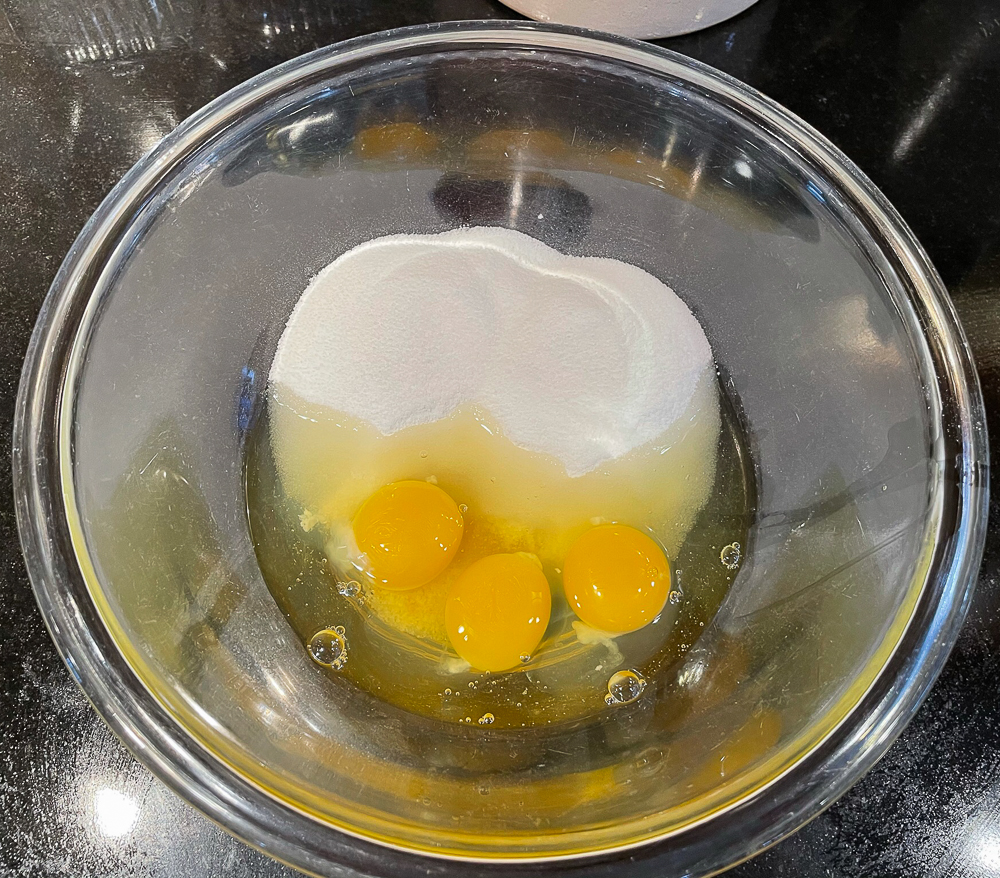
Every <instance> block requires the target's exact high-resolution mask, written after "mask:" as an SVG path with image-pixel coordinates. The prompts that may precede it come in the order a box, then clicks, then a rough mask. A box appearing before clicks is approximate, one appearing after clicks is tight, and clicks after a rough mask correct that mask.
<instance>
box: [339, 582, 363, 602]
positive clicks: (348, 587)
mask: <svg viewBox="0 0 1000 878" xmlns="http://www.w3.org/2000/svg"><path fill="white" fill-rule="evenodd" d="M337 591H338V592H339V593H340V594H342V595H343V596H344V597H345V598H353V597H357V595H358V592H360V591H361V583H360V582H358V581H357V580H356V579H349V580H348V581H347V582H338V583H337Z"/></svg>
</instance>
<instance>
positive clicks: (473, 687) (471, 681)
mask: <svg viewBox="0 0 1000 878" xmlns="http://www.w3.org/2000/svg"><path fill="white" fill-rule="evenodd" d="M469 688H470V689H475V688H476V681H475V680H469Z"/></svg>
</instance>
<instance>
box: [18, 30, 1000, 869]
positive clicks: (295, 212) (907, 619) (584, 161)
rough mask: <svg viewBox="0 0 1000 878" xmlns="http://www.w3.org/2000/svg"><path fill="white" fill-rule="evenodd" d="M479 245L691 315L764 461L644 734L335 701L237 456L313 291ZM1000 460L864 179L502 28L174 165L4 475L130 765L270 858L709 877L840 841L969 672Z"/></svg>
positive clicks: (453, 43) (190, 143) (53, 374)
mask: <svg viewBox="0 0 1000 878" xmlns="http://www.w3.org/2000/svg"><path fill="white" fill-rule="evenodd" d="M461 225H504V226H510V227H512V228H517V229H520V230H521V231H523V232H526V233H527V234H530V235H533V236H535V237H537V238H540V239H541V240H543V241H545V242H547V243H549V244H551V245H552V246H554V247H556V248H558V249H560V250H563V251H564V252H569V253H577V254H585V255H601V256H613V257H617V258H621V259H624V260H626V261H628V262H631V263H634V264H636V265H639V266H641V267H643V268H645V269H646V270H648V271H650V272H652V273H653V274H655V275H657V276H658V277H660V278H662V279H663V280H665V281H666V282H667V283H669V284H670V285H671V286H672V287H673V288H674V289H675V290H676V291H677V293H678V294H679V295H680V296H681V297H682V298H684V299H685V301H686V302H687V303H688V304H689V305H690V307H691V308H692V310H693V311H694V312H695V314H696V315H697V316H698V318H699V319H700V320H701V322H702V324H703V326H704V327H705V330H706V333H707V335H708V337H709V340H710V341H711V344H712V346H713V349H714V352H715V357H716V361H717V364H718V366H719V375H720V384H721V386H722V389H723V391H724V394H725V396H726V398H727V400H728V401H729V402H730V403H731V406H730V407H731V409H732V419H731V422H732V423H733V424H735V425H736V427H735V428H734V429H738V430H739V431H741V433H742V435H743V438H744V440H745V442H744V445H745V447H746V448H747V449H749V456H748V458H747V459H746V460H744V461H743V466H744V470H743V472H744V475H745V476H746V478H747V480H748V486H749V488H750V489H751V493H752V496H753V520H752V523H751V525H750V528H749V534H748V536H747V538H746V540H747V542H746V544H745V545H744V546H743V547H742V550H743V551H742V556H743V557H742V563H741V564H740V566H739V569H738V571H737V572H736V574H735V576H734V577H733V578H732V583H731V585H730V587H729V590H728V593H727V595H726V598H725V600H724V601H723V603H722V605H721V607H720V608H719V610H718V612H717V613H716V614H715V615H714V618H713V619H712V621H711V622H710V623H709V624H708V625H707V626H706V627H705V628H704V630H703V632H696V634H700V636H697V637H692V638H691V643H689V644H686V652H685V653H684V656H683V658H682V659H681V660H679V661H678V662H677V663H676V664H675V665H673V666H671V667H669V668H665V669H663V671H662V673H661V674H660V675H659V676H658V677H657V679H656V680H655V685H652V686H650V687H648V688H647V691H646V692H645V693H644V695H643V696H642V697H641V698H640V699H639V700H638V701H636V702H635V703H634V704H630V705H628V706H627V707H626V708H623V709H618V710H615V711H611V712H608V711H605V712H598V713H597V714H595V715H594V716H593V717H590V718H585V719H584V720H579V721H576V722H570V723H556V724H554V725H552V726H551V727H545V728H531V729H525V730H510V729H496V730H494V729H490V728H479V727H477V726H476V725H475V724H473V725H472V726H466V725H462V724H455V723H445V722H438V721H429V720H426V719H420V718H418V717H414V716H410V715H408V714H406V713H405V712H404V711H401V710H399V709H398V708H395V707H393V706H392V705H391V704H387V703H383V702H380V701H379V700H378V699H375V698H372V697H369V696H366V695H364V694H363V693H360V692H357V691H355V690H353V689H351V687H344V686H333V685H332V684H331V682H330V679H329V678H328V677H327V676H325V675H324V674H323V673H322V672H321V671H320V669H319V668H317V667H316V666H315V665H314V664H313V663H311V662H310V661H309V660H308V657H307V654H306V652H305V649H304V646H303V643H302V642H301V641H300V640H299V638H298V637H296V636H295V635H294V633H293V631H292V629H291V627H290V626H289V625H288V623H287V621H286V618H285V617H284V616H283V615H282V613H281V612H280V611H279V609H278V607H277V605H276V603H275V602H274V600H272V598H271V595H270V593H269V592H268V590H267V588H266V587H265V584H264V582H263V580H262V577H261V572H260V569H259V566H258V563H257V560H256V556H255V551H254V546H253V544H252V542H251V539H250V535H249V532H248V517H247V505H246V503H247V501H246V486H245V465H244V464H245V451H246V445H247V437H248V436H249V435H252V431H253V426H254V424H255V422H256V420H257V418H258V416H259V413H260V407H261V404H262V403H261V401H262V399H263V396H262V393H263V391H264V388H265V386H266V377H267V373H268V367H269V363H270V358H271V356H272V355H273V352H274V349H275V345H276V341H277V337H278V335H279V334H280V331H281V329H282V327H283V325H284V321H285V320H286V319H287V317H288V315H289V313H290V311H291V309H292V307H293V305H294V304H295V302H296V300H297V297H298V296H299V294H300V293H301V292H302V290H303V289H304V288H305V286H306V285H307V283H308V281H309V279H310V278H311V277H312V276H313V275H315V274H316V272H317V271H318V270H319V269H320V268H322V267H323V266H325V265H326V264H327V263H329V262H330V261H331V260H332V259H333V258H335V257H336V256H337V255H338V254H340V253H342V252H344V251H345V250H347V249H348V248H350V247H352V246H354V245H356V244H358V243H360V242H362V241H364V240H366V239H369V238H371V237H374V236H377V235H383V234H389V233H395V232H433V231H440V230H445V229H448V228H453V227H456V226H461ZM987 460H988V458H987V439H986V433H985V427H984V418H983V405H982V400H981V397H980V392H979V388H978V384H977V381H976V378H975V373H974V371H973V369H972V364H971V361H970V358H969V352H968V348H967V345H966V343H965V340H964V338H963V335H962V331H961V329H960V327H959V325H958V323H957V321H956V319H955V315H954V312H953V311H952V307H951V304H950V302H949V300H948V297H947V295H946V292H945V290H944V288H943V286H942V284H941V281H940V279H939V278H938V276H937V274H936V273H935V272H934V269H933V268H932V266H931V265H930V263H929V261H928V259H927V257H926V255H925V254H924V253H923V251H922V250H921V248H920V246H919V245H918V244H917V242H916V241H915V240H914V239H913V237H912V235H911V234H910V232H909V231H908V230H907V228H906V227H905V225H904V224H903V222H902V221H901V219H900V218H899V216H898V215H897V214H896V213H895V211H894V210H893V209H892V208H891V206H890V205H889V204H888V203H887V202H886V200H885V198H884V197H883V196H882V195H881V194H880V193H879V192H878V191H877V190H876V189H875V188H874V186H872V184H871V183H870V182H869V181H868V180H867V179H866V178H865V177H864V176H863V175H862V174H861V173H860V172H859V171H858V169H857V168H855V167H854V165H852V164H851V162H850V161H849V160H848V159H846V158H845V157H844V156H843V155H841V154H840V153H839V152H838V151H837V150H836V149H835V148H834V147H833V146H831V145H830V144H829V143H828V142H827V141H826V140H824V139H823V138H822V137H821V136H820V135H818V134H817V133H816V132H814V131H813V130H812V129H810V128H809V127H808V126H806V125H805V124H803V123H802V122H801V121H799V120H798V119H796V118H794V117H793V116H791V115H790V114H789V113H788V112H786V111H785V110H783V109H782V108H780V107H779V106H777V105H775V104H774V103H773V102H771V101H769V100H767V99H766V98H764V97H762V96H761V95H759V94H757V93H755V92H753V91H752V90H750V89H748V88H747V87H745V86H743V85H741V84H740V83H738V82H736V81H734V80H732V79H730V78H728V77H726V76H725V75H723V74H721V73H718V72H716V71H714V70H711V69H709V68H707V67H705V66H703V65H701V64H698V63H696V62H694V61H691V60H689V59H687V58H684V57H681V56H679V55H675V54H672V53H670V52H666V51H663V50H661V49H658V48H655V47H652V46H647V45H642V44H639V43H635V42H631V41H628V40H624V39H618V38H613V37H606V36H600V35H597V34H589V33H586V32H583V31H579V30H573V29H568V28H560V27H550V26H540V25H534V24H496V23H490V24H485V23H460V24H451V25H446V26H430V27H420V28H414V29H407V30H403V31H397V32H392V33H387V34H379V35H375V36H371V37H365V38H362V39H358V40H354V41H351V42H348V43H345V44H343V45H338V46H334V47H330V48H328V49H323V50H320V51H318V52H314V53H312V54H310V55H307V56H305V57H303V58H299V59H297V60H294V61H291V62H289V63H287V64H284V65H282V66H280V67H278V68H276V69H274V70H272V71H269V72H267V73H265V74H262V75H261V76H259V77H257V78H255V79H253V80H251V81H250V82H248V83H246V84H244V85H242V86H240V87H239V88H236V89H234V90H233V91H231V92H229V93H228V94H226V95H224V96H223V97H221V98H219V99H218V100H216V101H215V102H214V103H212V104H210V105H209V106H208V107H206V108H205V109H203V110H201V111H200V112H198V113H196V114H195V115H194V116H192V117H191V118H190V119H188V120H187V121H186V122H185V123H184V124H182V125H181V126H180V127H179V128H178V129H177V130H176V131H174V132H173V133H172V134H170V135H169V136H168V137H167V138H165V139H164V140H163V141H162V142H161V143H160V144H159V145H158V146H157V147H156V148H155V149H153V150H152V151H151V152H150V153H149V154H148V155H147V156H146V157H145V158H144V159H142V161H140V162H139V164H138V165H136V167H135V168H133V169H132V171H130V172H129V174H128V175H127V176H126V177H125V178H124V179H123V180H122V181H121V183H119V184H118V186H116V187H115V189H114V190H113V191H112V193H111V194H110V195H109V196H108V198H107V199H106V200H105V201H104V203H103V204H102V205H101V207H100V209H99V210H98V211H97V213H96V214H95V215H94V216H93V218H92V219H91V220H90V221H89V222H88V224H87V226H86V227H85V229H84V230H83V232H82V233H81V234H80V237H79V238H78V239H77V241H76V242H75V243H74V245H73V247H72V249H71V251H70V253H69V255H68V256H67V257H66V260H65V262H64V263H63V265H62V268H61V269H60V271H59V273H58V276H57V277H56V280H55V282H54V283H53V286H52V289H51V292H50V294H49V296H48V298H47V300H46V302H45V305H44V307H43V309H42V313H41V315H40V317H39V321H38V325H37V327H36V329H35V333H34V336H33V339H32V343H31V347H30V350H29V352H28V356H27V361H26V364H25V367H24V374H23V379H22V383H21V388H20V395H19V402H18V408H17V422H16V428H15V443H14V476H15V492H16V502H17V513H18V522H19V527H20V533H21V539H22V543H23V548H24V554H25V558H26V561H27V566H28V570H29V573H30V576H31V580H32V583H33V585H34V588H35V592H36V595H37V599H38V603H39V605H40V607H41V610H42V613H43V615H44V617H45V620H46V622H47V624H48V626H49V629H50V631H51V633H52V636H53V638H54V640H55V642H56V644H57V645H58V647H59V649H60V651H61V652H62V654H63V656H64V658H65V660H66V662H67V664H68V665H69V667H70V669H71V671H72V673H73V674H74V676H75V677H76V678H77V679H78V680H79V682H80V684H81V685H82V687H83V688H84V690H85V691H86V693H87V695H88V696H89V697H90V699H91V700H92V701H93V703H94V705H95V707H96V708H97V709H98V710H99V711H100V712H101V714H102V715H103V716H104V717H105V719H106V720H107V722H108V723H109V724H110V725H111V727H112V728H113V729H114V730H115V731H116V732H117V733H118V734H119V735H120V736H121V737H122V738H123V739H124V741H125V742H126V743H127V744H128V746H129V747H130V748H131V749H132V750H133V752H134V753H135V754H136V756H137V757H138V758H139V759H140V760H142V761H143V762H144V763H145V764H146V765H147V766H149V768H150V769H151V770H152V771H154V772H155V773H156V774H157V775H158V776H159V777H160V778H161V779H162V780H163V781H165V782H166V783H167V784H168V785H169V786H170V787H172V788H173V789H174V790H176V791H177V792H179V793H180V794H181V795H182V796H184V797H185V798H186V799H187V800H188V801H190V802H191V803H193V804H194V805H195V806H197V807H198V808H200V809H201V810H202V811H204V812H205V813H206V814H207V815H208V816H210V817H211V818H212V819H214V820H216V821H217V822H219V823H221V824H222V825H223V826H225V827H227V828H228V829H229V830H231V831H232V832H233V833H235V834H236V835H238V836H240V837H241V838H243V839H245V840H246V841H247V842H249V843H250V844H252V845H255V846H256V847H258V848H260V849H261V850H263V851H265V852H266V853H268V854H270V855H272V856H275V857H277V858H279V859H282V860H284V861H286V862H288V863H290V864H292V865H294V866H297V867H299V868H301V869H304V870H306V871H310V872H313V873H316V874H321V875H343V874H347V873H346V872H345V871H344V870H345V868H347V869H351V868H353V869H354V870H356V871H357V872H359V873H362V874H366V875H384V876H389V875H391V876H394V878H399V876H408V875H414V876H416V875H422V876H425V875H427V874H435V875H462V876H475V875H484V874H495V872H496V871H497V870H498V869H500V870H504V871H505V872H506V873H510V874H522V875H532V874H539V875H540V874H550V873H551V870H552V869H554V868H558V870H559V871H560V873H561V874H574V875H594V876H597V875H620V874H623V870H624V869H625V867H626V865H627V866H628V867H629V868H630V869H631V872H630V874H635V875H657V876H665V875H674V874H676V875H680V874H684V875H701V874H708V873H710V872H713V871H716V870H718V869H720V868H723V867H725V866H727V865H729V864H732V863H734V862H736V861H738V860H740V859H741V858H744V857H747V856H749V855H751V854H753V853H755V852H757V851H759V850H760V849H762V848H763V847H764V846H766V845H768V844H770V843H772V842H774V841H776V840H777V839H779V838H781V837H782V836H783V835H785V834H787V833H789V832H791V831H792V830H794V829H795V828H796V827H798V826H799V825H801V824H802V823H803V822H805V821H806V820H808V819H809V818H810V817H812V816H814V815H815V814H816V813H818V812H819V811H820V810H821V809H822V808H824V807H825V806H827V805H828V804H830V803H831V802H832V801H833V800H834V799H836V798H837V796H839V795H840V794H841V793H843V792H844V791H845V790H846V789H847V788H848V787H849V786H850V784H851V783H852V782H854V781H855V780H856V779H857V778H858V777H859V776H860V774H861V773H862V772H864V771H865V770H866V769H867V768H869V767H870V766H871V765H872V764H873V763H874V762H875V760H876V759H878V757H879V756H880V755H881V754H882V753H884V752H885V750H886V748H887V747H888V746H889V744H890V743H891V741H892V740H893V738H894V737H895V736H896V735H897V734H898V733H899V731H900V730H901V728H902V727H903V725H904V724H905V723H906V722H907V720H908V719H909V718H910V717H911V716H912V715H913V713H914V711H915V710H916V708H917V706H918V705H919V703H920V701H921V699H922V698H923V697H924V695H925V694H926V693H927V691H928V688H929V687H930V686H931V684H932V682H933V681H934V679H935V677H936V675H937V674H938V672H939V671H940V669H941V666H942V664H943V663H944V661H945V658H946V656H947V654H948V651H949V649H950V647H951V645H952V643H953V642H954V639H955V637H956V634H957V632H958V630H959V627H960V625H961V622H962V619H963V615H964V613H965V610H966V607H967V605H968V601H969V596H970V593H971V590H972V588H973V584H974V580H975V574H976V571H977V568H978V564H979V560H980V556H981V551H982V546H983V539H984V526H985V521H986V516H985V508H986V499H987V487H986V484H987V482H986V470H987ZM727 560H731V559H727ZM686 587H687V588H688V590H689V591H690V592H691V593H692V594H695V595H696V594H697V588H698V586H697V583H694V584H688V585H687V586H686Z"/></svg>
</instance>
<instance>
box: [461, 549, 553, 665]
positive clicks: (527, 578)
mask: <svg viewBox="0 0 1000 878" xmlns="http://www.w3.org/2000/svg"><path fill="white" fill-rule="evenodd" d="M551 612H552V594H551V592H550V591H549V582H548V580H547V579H546V578H545V574H544V573H542V568H541V565H540V564H539V562H538V559H537V558H535V556H534V555H529V554H527V553H526V552H518V553H516V554H512V555H506V554H500V555H487V556H486V557H485V558H481V559H480V560H478V561H476V562H475V563H474V564H471V565H470V566H469V567H467V568H466V569H465V570H464V571H463V572H462V575H461V576H459V578H458V579H457V580H456V582H455V584H454V585H453V586H452V588H451V591H450V592H449V594H448V601H447V603H446V604H445V627H446V629H447V631H448V639H449V640H450V641H451V645H452V646H453V647H454V648H455V651H456V652H457V653H458V654H459V655H460V656H461V657H462V658H463V659H465V660H466V661H467V662H468V663H469V664H470V665H472V667H473V668H475V669H476V670H478V671H506V670H509V669H510V668H514V667H517V666H518V665H519V664H521V663H522V661H524V657H525V656H530V655H531V654H532V653H533V652H534V651H535V649H536V648H537V647H538V644H539V643H540V642H541V640H542V635H543V634H544V633H545V628H546V627H547V626H548V624H549V614H550V613H551Z"/></svg>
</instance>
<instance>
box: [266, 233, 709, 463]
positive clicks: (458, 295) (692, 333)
mask: <svg viewBox="0 0 1000 878" xmlns="http://www.w3.org/2000/svg"><path fill="white" fill-rule="evenodd" d="M712 368H713V362H712V352H711V349H710V347H709V344H708V340H707V339H706V338H705V333H704V332H703V331H702V328H701V325H700V324H699V323H698V321H697V320H696V319H695V317H694V315H693V314H692V313H691V312H690V310H688V308H687V306H686V305H685V304H684V303H683V302H682V301H681V300H680V299H679V298H678V297H677V295H676V294H675V293H674V292H673V291H672V290H671V289H670V288H669V287H667V286H666V285H664V284H663V283H661V282H660V281H658V280H657V279H656V278H654V277H653V276H652V275H650V274H648V273H646V272H645V271H642V270H641V269H639V268H636V267H635V266H632V265H627V264H625V263H623V262H619V261H617V260H613V259H599V258H591V257H578V256H566V255H564V254H561V253H559V252H558V251H556V250H553V249H552V248H550V247H547V246H546V245H544V244H542V243H541V242H539V241H537V240H535V239H534V238H530V237H528V236H527V235H523V234H521V233H520V232H515V231H511V230H508V229H499V228H467V229H457V230H455V231H451V232H445V233H443V234H438V235H395V236H390V237H385V238H377V239H375V240H372V241H368V242H367V243H365V244H361V245H360V246H358V247H355V248H354V249H353V250H350V251H348V252H347V253H345V254H343V255H342V256H340V257H339V258H338V259H336V260H335V261H334V262H332V263H331V264H330V265H328V266H327V267H326V268H325V269H323V271H321V272H320V273H319V275H318V276H317V277H316V278H315V279H314V280H313V281H312V283H311V284H310V285H309V287H308V288H307V289H306V291H305V292H304V293H303V294H302V297H301V299H300V300H299V302H298V304H297V305H296V306H295V310H294V311H293V312H292V315H291V317H290V318H289V320H288V324H287V326H286V327H285V331H284V333H283V334H282V336H281V340H280V342H279V344H278V350H277V353H276V355H275V359H274V363H273V365H272V367H271V373H270V380H271V381H272V382H273V383H274V385H276V390H277V391H278V392H280V389H281V387H287V388H288V389H289V390H290V391H291V392H293V393H294V394H296V395H297V396H299V397H301V398H302V399H304V400H306V401H308V402H312V403H316V404H319V405H323V406H328V407H329V408H331V409H335V410H337V411H340V412H344V413H345V414H347V415H349V416H351V417H353V418H356V419H358V420H361V421H365V422H367V423H369V424H371V425H372V426H373V427H375V428H376V429H377V430H378V431H379V432H381V433H383V434H385V435H389V434H392V433H395V432H397V431H399V430H403V429H405V428H407V427H411V426H414V425H417V424H424V423H429V422H431V421H435V420H438V419H441V418H445V417H447V416H448V415H450V414H452V413H453V412H454V411H455V410H456V409H458V408H459V407H460V406H463V405H476V406H480V407H481V408H482V409H485V410H486V411H487V412H488V413H489V414H490V416H491V417H492V419H493V420H494V421H495V423H496V425H497V426H499V428H500V429H501V430H502V432H503V433H504V435H505V436H506V437H507V438H508V439H509V440H510V441H511V442H513V443H514V444H515V445H517V446H519V447H521V448H524V449H527V450H529V451H535V452H539V453H542V454H547V455H551V456H553V457H555V458H557V459H558V460H560V461H561V462H562V463H563V465H564V466H565V468H566V472H567V474H568V475H570V476H579V475H583V474H584V473H587V472H590V471H591V470H594V469H596V468H597V467H599V466H600V465H601V463H603V462H605V461H607V460H611V459H614V458H617V457H620V456H622V455H624V454H626V453H628V452H629V451H631V450H632V449H634V448H638V447H639V446H641V445H644V444H645V443H647V442H649V441H651V440H653V439H655V438H657V437H658V436H660V435H661V434H662V433H664V432H665V431H666V430H667V429H668V428H669V427H670V426H671V425H672V424H673V423H674V422H675V421H676V420H677V419H678V418H679V417H681V416H682V415H683V413H684V411H685V409H686V408H687V406H688V404H689V402H690V401H691V398H692V395H693V393H694V391H695V387H696V385H697V383H698V380H699V379H700V378H701V377H702V376H703V375H705V373H706V370H710V369H712Z"/></svg>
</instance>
